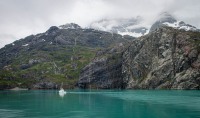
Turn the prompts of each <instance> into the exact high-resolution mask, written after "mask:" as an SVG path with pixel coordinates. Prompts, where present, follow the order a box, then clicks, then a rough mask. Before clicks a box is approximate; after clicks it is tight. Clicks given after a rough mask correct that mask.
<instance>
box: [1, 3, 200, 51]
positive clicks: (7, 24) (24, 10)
mask: <svg viewBox="0 0 200 118" xmlns="http://www.w3.org/2000/svg"><path fill="white" fill-rule="evenodd" d="M165 11H166V12H168V13H170V14H172V16H174V17H175V18H177V19H180V20H183V21H185V22H186V23H189V24H191V25H194V26H196V27H197V28H200V20H199V19H200V15H199V13H198V12H199V11H200V1H199V0H190V1H189V0H59V1H55V0H1V1H0V41H1V44H0V47H3V46H4V45H5V44H8V43H11V42H13V41H14V40H17V39H20V38H23V37H25V36H28V35H30V34H36V33H40V32H44V31H46V30H47V29H48V28H49V27H50V26H52V25H56V26H59V25H62V24H66V23H71V22H73V23H77V24H79V25H80V26H81V27H87V26H89V25H90V24H91V23H92V22H94V21H98V20H101V19H116V18H135V17H137V16H141V17H142V19H143V23H144V24H145V25H146V26H150V25H152V24H153V22H154V21H155V20H156V18H157V16H158V15H159V14H160V13H162V12H165Z"/></svg>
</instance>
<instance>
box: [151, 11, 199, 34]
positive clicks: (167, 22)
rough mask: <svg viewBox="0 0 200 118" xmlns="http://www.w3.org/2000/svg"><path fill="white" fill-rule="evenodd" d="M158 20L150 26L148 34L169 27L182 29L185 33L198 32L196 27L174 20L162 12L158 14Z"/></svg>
mask: <svg viewBox="0 0 200 118" xmlns="http://www.w3.org/2000/svg"><path fill="white" fill-rule="evenodd" d="M157 19H158V20H157V21H156V22H155V23H154V24H153V25H152V26H151V28H150V32H151V31H154V30H155V29H157V28H159V27H162V26H169V27H173V28H176V29H183V30H186V31H189V30H191V31H199V29H197V28H196V27H194V26H192V25H189V24H186V23H185V22H183V21H179V20H177V19H175V18H174V17H173V16H172V15H171V14H169V13H167V12H164V13H162V14H160V15H159V16H158V18H157Z"/></svg>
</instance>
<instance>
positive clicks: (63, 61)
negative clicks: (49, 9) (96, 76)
mask: <svg viewBox="0 0 200 118" xmlns="http://www.w3.org/2000/svg"><path fill="white" fill-rule="evenodd" d="M132 39H133V38H128V39H126V37H122V36H121V35H118V34H111V33H108V32H103V31H97V30H93V29H82V28H81V27H80V26H78V25H77V24H66V25H63V26H60V27H56V26H53V27H51V28H50V29H49V30H48V31H46V32H45V33H41V34H37V35H31V36H28V37H26V38H24V39H21V40H17V41H15V42H13V43H12V44H9V45H6V46H5V47H4V48H2V49H0V88H1V89H5V88H12V87H15V86H20V87H29V88H40V89H43V88H44V89H47V88H59V86H60V84H61V83H62V82H63V83H64V87H65V88H72V87H74V86H75V84H76V83H77V79H78V77H79V73H80V70H81V69H82V68H83V67H84V66H85V65H86V64H88V63H89V62H90V60H91V59H93V58H94V56H95V54H96V51H98V50H100V49H104V48H108V47H110V46H112V45H115V44H118V43H127V42H129V40H132Z"/></svg>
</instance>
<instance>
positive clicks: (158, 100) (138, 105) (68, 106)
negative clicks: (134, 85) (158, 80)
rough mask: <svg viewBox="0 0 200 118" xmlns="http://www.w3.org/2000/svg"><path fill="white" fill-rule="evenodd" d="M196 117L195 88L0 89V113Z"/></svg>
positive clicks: (52, 117)
mask: <svg viewBox="0 0 200 118" xmlns="http://www.w3.org/2000/svg"><path fill="white" fill-rule="evenodd" d="M5 116H6V117H7V118H12V117H20V118H25V117H26V118H33V117H46V118H57V117H67V118H88V117H89V118H94V117H95V118H197V117H200V92H199V91H142V90H137V91H114V90H109V91H105V90H104V91H80V90H78V91H76V90H73V91H70V92H69V93H67V94H66V95H64V96H63V97H62V99H61V98H60V95H59V93H58V91H24V92H11V91H0V117H3V118H5Z"/></svg>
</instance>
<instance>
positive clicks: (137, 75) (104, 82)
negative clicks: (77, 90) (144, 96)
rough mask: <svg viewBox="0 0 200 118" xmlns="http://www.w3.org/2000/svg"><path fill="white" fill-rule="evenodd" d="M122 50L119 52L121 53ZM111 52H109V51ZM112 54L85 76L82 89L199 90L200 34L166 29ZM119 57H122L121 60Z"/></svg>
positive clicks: (86, 70) (100, 58)
mask: <svg viewBox="0 0 200 118" xmlns="http://www.w3.org/2000/svg"><path fill="white" fill-rule="evenodd" d="M119 48H120V47H118V48H117V49H119ZM108 52H109V51H108ZM108 52H105V53H104V54H102V55H103V56H102V55H101V56H96V59H95V60H93V62H91V63H90V64H89V65H87V66H86V67H85V68H84V69H83V70H82V72H81V76H80V78H79V86H80V87H82V88H88V87H89V86H92V87H94V88H95V87H96V88H127V89H199V88H200V54H199V52H200V33H199V32H186V31H181V30H176V29H173V28H169V27H162V28H160V29H157V30H155V31H154V32H152V33H150V34H148V35H146V36H143V37H140V38H138V39H135V40H134V41H133V42H132V43H131V44H130V45H128V46H124V47H123V50H121V51H119V52H120V53H119V52H118V53H112V56H113V57H115V56H116V57H117V58H118V59H115V60H117V61H114V63H112V64H109V63H110V62H111V61H112V58H111V57H112V56H111V57H108V56H106V55H108ZM117 55H118V56H117Z"/></svg>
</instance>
